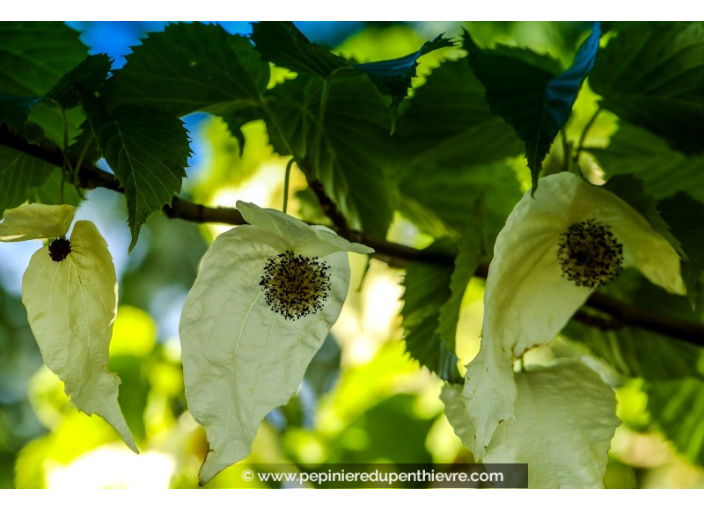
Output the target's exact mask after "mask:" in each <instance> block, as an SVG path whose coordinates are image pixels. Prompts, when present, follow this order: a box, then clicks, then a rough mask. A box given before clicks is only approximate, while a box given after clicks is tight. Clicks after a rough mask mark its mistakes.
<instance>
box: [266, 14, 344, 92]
mask: <svg viewBox="0 0 704 510" xmlns="http://www.w3.org/2000/svg"><path fill="white" fill-rule="evenodd" d="M252 41H254V45H255V47H256V49H257V51H258V52H259V53H260V54H261V56H262V58H263V59H264V60H268V61H269V62H273V63H274V64H276V65H277V66H281V67H285V68H287V69H290V70H291V71H295V72H297V73H306V74H311V75H314V76H318V77H319V78H323V79H327V78H328V77H329V76H330V75H331V74H332V73H333V72H334V71H336V70H337V69H340V68H344V67H350V64H349V62H347V60H345V59H344V58H342V57H340V56H337V55H335V54H334V53H332V52H330V51H328V50H326V49H325V48H323V47H322V46H319V45H317V44H314V43H312V42H310V41H309V40H308V38H307V37H306V36H305V35H303V33H302V32H301V31H300V30H298V28H296V25H294V24H293V22H292V21H260V22H259V23H253V24H252Z"/></svg>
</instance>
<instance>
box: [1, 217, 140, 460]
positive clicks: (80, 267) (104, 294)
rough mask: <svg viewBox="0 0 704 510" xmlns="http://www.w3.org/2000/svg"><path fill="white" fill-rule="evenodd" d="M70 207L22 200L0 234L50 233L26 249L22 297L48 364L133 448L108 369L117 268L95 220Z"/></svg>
mask: <svg viewBox="0 0 704 510" xmlns="http://www.w3.org/2000/svg"><path fill="white" fill-rule="evenodd" d="M75 212H76V208H75V207H73V206H70V205H44V204H25V205H22V206H20V207H17V208H15V209H8V210H6V211H5V213H4V219H3V221H2V223H0V241H4V242H18V241H27V240H32V239H52V241H51V242H50V243H49V244H48V245H46V246H43V247H42V248H40V249H39V250H37V251H36V252H35V253H34V255H33V256H32V258H31V260H30V262H29V267H27V270H26V271H25V273H24V277H23V278H22V302H23V303H24V305H25V307H26V308H27V319H28V321H29V325H30V327H31V329H32V333H33V334H34V338H35V339H36V341H37V344H38V345H39V349H40V351H41V353H42V358H43V360H44V363H46V365H47V367H49V369H50V370H51V371H52V372H54V373H55V374H56V375H58V376H59V378H60V379H61V380H62V381H64V383H65V391H66V394H67V395H68V396H69V397H70V398H71V401H72V402H73V403H74V404H75V405H76V407H77V408H78V409H79V410H81V411H83V412H84V413H86V414H89V415H90V414H94V413H95V414H97V415H99V416H102V417H103V418H104V419H105V421H107V422H108V423H109V424H110V425H112V426H113V427H114V428H115V430H116V431H117V432H118V433H119V434H120V436H122V438H123V440H124V441H125V443H126V444H127V445H128V446H129V447H130V448H131V449H132V450H134V451H135V452H138V450H137V446H136V444H135V442H134V439H133V437H132V434H131V432H130V429H129V427H128V426H127V423H126V421H125V418H124V417H123V415H122V412H121V410H120V405H119V404H118V401H117V396H118V387H119V385H120V378H119V377H118V376H117V375H115V374H113V373H112V372H110V371H108V369H107V366H108V353H109V348H110V339H111V337H112V326H113V322H114V321H115V316H116V315H117V276H116V274H115V265H114V264H113V261H112V256H111V255H110V252H109V251H108V246H107V243H106V242H105V239H104V238H103V236H102V235H100V232H99V231H98V229H97V227H96V226H95V224H93V223H92V222H90V221H85V220H83V221H77V222H76V223H75V225H74V226H73V231H72V232H71V236H70V238H67V234H68V231H69V228H70V226H71V223H72V221H73V217H74V214H75Z"/></svg>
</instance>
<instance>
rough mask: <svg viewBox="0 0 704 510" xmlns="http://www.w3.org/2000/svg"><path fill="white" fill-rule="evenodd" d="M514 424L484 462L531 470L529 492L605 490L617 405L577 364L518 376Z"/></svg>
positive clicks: (501, 430)
mask: <svg viewBox="0 0 704 510" xmlns="http://www.w3.org/2000/svg"><path fill="white" fill-rule="evenodd" d="M516 384H517V386H518V397H517V398H516V404H515V416H514V417H513V419H511V420H508V421H505V422H503V423H502V424H501V425H499V427H498V428H497V430H496V433H495V434H494V438H493V439H492V441H491V444H490V446H489V448H488V449H487V452H486V455H485V456H484V458H483V459H482V462H484V463H487V464H490V463H497V464H500V463H526V464H528V487H529V488H532V489H547V488H550V489H552V488H562V489H567V488H580V489H582V488H602V487H603V484H604V474H605V472H606V462H607V460H608V455H607V452H608V451H609V447H610V445H611V438H612V437H613V435H614V430H615V429H616V427H617V426H618V425H619V420H618V419H617V418H616V399H615V398H614V394H613V391H612V390H611V388H609V387H608V386H607V385H606V384H604V382H603V381H602V380H601V379H600V378H599V376H598V375H597V374H596V373H595V372H594V371H592V370H591V369H590V368H587V367H586V366H585V365H584V364H582V363H581V362H577V361H565V362H562V363H559V364H557V365H553V366H551V367H545V368H541V369H539V370H536V371H529V372H522V373H518V374H516Z"/></svg>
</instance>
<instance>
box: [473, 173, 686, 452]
mask: <svg viewBox="0 0 704 510" xmlns="http://www.w3.org/2000/svg"><path fill="white" fill-rule="evenodd" d="M620 265H623V267H629V266H635V267H636V268H637V269H639V270H640V271H641V273H643V275H644V276H645V277H647V278H648V279H649V280H650V281H651V282H653V283H654V284H656V285H659V286H661V287H663V288H664V289H666V290H667V291H669V292H671V293H676V294H684V293H685V288H684V284H683V282H682V278H681V276H680V257H679V255H678V254H677V252H676V251H675V249H674V248H673V247H672V246H671V245H670V244H669V243H668V241H666V240H665V239H664V238H663V237H662V236H661V235H660V234H658V233H657V232H656V231H655V230H654V229H653V228H652V227H651V225H650V224H649V223H648V221H647V220H646V219H645V218H644V217H643V216H642V215H641V214H639V213H638V212H637V211H636V210H635V209H633V208H632V207H631V206H630V205H628V204H627V203H626V202H624V201H623V200H621V199H620V198H618V197H617V196H616V195H614V194H613V193H611V192H609V191H607V190H605V189H602V188H600V187H598V186H593V185H591V184H589V183H588V182H586V181H584V180H583V179H581V178H580V177H578V176H576V175H574V174H570V173H560V174H556V175H551V176H548V177H545V178H543V179H541V181H540V186H539V188H538V189H537V191H536V193H535V196H534V197H532V196H531V193H530V191H529V192H527V193H526V194H525V196H524V197H523V198H522V199H521V201H520V202H519V203H518V204H517V205H516V207H515V208H514V210H513V212H512V213H511V214H510V215H509V217H508V219H507V221H506V225H505V227H504V228H503V230H502V231H501V233H500V234H499V236H498V237H497V239H496V244H495V248H494V259H493V260H492V262H491V265H490V267H489V274H488V277H487V282H486V291H485V294H484V320H483V326H482V345H481V349H480V351H479V354H478V355H477V357H476V358H475V359H474V360H472V362H470V363H469V364H468V365H467V372H466V375H465V387H464V391H463V396H464V399H465V406H466V410H467V414H468V417H469V419H470V421H471V422H472V425H473V429H474V444H473V445H471V446H473V448H472V450H473V453H474V455H475V458H477V460H481V459H482V458H483V457H484V454H485V451H486V448H487V446H488V445H489V443H490V441H491V439H492V436H493V435H494V431H495V430H496V427H497V426H498V425H499V424H500V423H501V422H503V421H505V420H509V419H511V418H512V417H513V415H514V413H513V406H514V402H515V400H516V394H517V393H516V391H517V390H516V383H515V380H514V374H513V360H514V359H516V358H517V357H519V356H521V355H522V354H523V353H524V352H525V351H527V350H528V349H530V348H532V347H536V346H539V345H544V344H546V343H548V342H550V341H551V340H552V339H553V338H554V337H555V336H556V335H557V334H558V333H559V332H560V330H561V329H562V328H563V327H564V326H565V324H566V323H567V321H568V320H569V319H570V317H571V316H572V315H573V314H574V312H575V311H576V310H577V309H578V308H579V307H580V306H582V304H584V302H585V301H586V299H587V298H588V297H589V295H590V294H591V293H592V292H593V291H594V290H595V288H596V287H597V286H598V283H605V282H607V281H609V280H610V279H611V278H613V277H614V276H615V275H617V274H618V271H619V270H620Z"/></svg>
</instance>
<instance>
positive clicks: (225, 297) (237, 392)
mask: <svg viewBox="0 0 704 510" xmlns="http://www.w3.org/2000/svg"><path fill="white" fill-rule="evenodd" d="M237 206H238V208H239V209H240V210H241V211H242V213H243V216H244V218H245V219H246V220H247V221H248V222H251V223H253V224H252V225H245V226H241V227H237V228H234V229H232V230H229V231H228V232H225V233H224V234H221V235H220V236H218V237H217V238H216V239H215V241H214V242H213V244H212V245H211V247H210V248H209V250H208V252H207V253H206V255H205V257H204V258H203V262H202V264H201V269H200V272H199V274H198V277H197V278H196V281H195V283H194V285H193V288H192V289H191V290H190V292H189V294H188V297H187V298H186V302H185V303H184V306H183V312H182V314H181V322H180V327H179V331H180V338H181V346H182V359H183V372H184V383H185V386H186V399H187V401H188V406H189V410H190V412H191V414H192V415H193V417H194V418H195V419H196V421H197V422H198V423H200V424H201V425H203V426H204V427H205V429H206V434H207V436H208V442H209V444H210V450H209V453H208V455H207V457H206V459H205V462H204V464H203V467H202V468H201V471H200V482H201V484H205V483H208V482H209V481H210V480H211V479H212V478H213V477H214V476H215V475H216V474H217V473H219V472H220V471H221V470H223V469H224V468H226V467H227V466H229V465H231V464H234V463H235V462H238V461H240V460H242V459H244V458H245V457H246V456H247V455H248V454H249V452H250V451H251V448H252V441H253V440H254V437H255V435H256V433H257V428H258V427H259V423H260V422H261V420H262V419H263V418H264V417H265V416H266V415H267V414H268V413H269V412H271V410H272V409H274V408H276V407H278V406H280V405H283V404H285V403H286V402H288V400H289V399H290V398H291V396H292V395H293V394H294V393H295V391H296V390H297V388H298V387H299V385H300V384H301V381H302V380H303V375H304V373H305V371H306V368H307V367H308V364H309V363H310V361H311V359H312V358H313V355H314V354H315V353H316V351H318V349H319V348H320V346H321V345H322V344H323V341H324V340H325V337H326V336H327V334H328V331H329V330H330V327H331V326H332V325H333V324H334V323H335V321H336V320H337V317H338V316H339V314H340V310H341V308H342V304H343V302H344V301H345V298H346V296H347V291H348V287H349V278H350V267H349V261H348V256H347V253H346V250H348V249H349V250H353V251H358V252H368V251H369V249H368V248H366V247H362V246H359V245H352V244H350V243H347V242H346V241H344V240H342V239H340V238H337V236H335V234H334V233H332V232H331V231H329V230H327V229H324V227H319V228H315V227H309V226H308V225H306V224H305V223H303V222H301V221H299V220H296V219H293V218H291V217H289V216H286V215H284V214H283V213H280V212H278V211H273V210H271V209H259V208H257V207H256V206H254V205H252V204H243V203H242V202H238V203H237ZM285 251H291V252H293V253H294V254H295V255H296V256H299V257H302V258H309V259H311V258H312V257H319V259H317V260H318V261H319V262H320V263H324V264H326V265H327V275H328V276H329V278H330V279H329V285H330V287H329V290H328V294H327V298H326V300H325V301H324V304H323V306H322V308H321V309H320V310H317V311H315V312H313V313H310V314H308V315H305V316H302V317H298V318H297V319H296V320H293V319H291V318H287V317H286V316H284V315H283V314H282V313H277V312H276V311H274V306H273V305H272V302H271V301H270V300H269V299H268V298H267V297H266V296H265V293H264V292H263V290H262V287H263V286H264V284H263V283H262V282H263V281H264V278H265V272H266V270H265V267H266V266H268V265H270V264H271V263H272V261H275V260H277V259H280V256H281V255H282V254H283V253H284V252H285ZM282 285H285V282H284V283H282ZM267 295H268V293H267Z"/></svg>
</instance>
